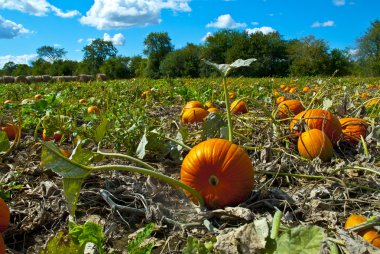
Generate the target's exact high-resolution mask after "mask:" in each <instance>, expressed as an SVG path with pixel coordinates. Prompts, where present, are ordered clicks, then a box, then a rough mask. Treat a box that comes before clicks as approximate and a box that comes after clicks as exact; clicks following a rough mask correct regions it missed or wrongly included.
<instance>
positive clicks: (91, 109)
mask: <svg viewBox="0 0 380 254" xmlns="http://www.w3.org/2000/svg"><path fill="white" fill-rule="evenodd" d="M87 113H89V114H91V113H95V114H97V115H100V109H99V108H98V107H97V106H90V107H88V108H87Z"/></svg>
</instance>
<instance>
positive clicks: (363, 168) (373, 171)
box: [332, 167, 380, 175]
mask: <svg viewBox="0 0 380 254" xmlns="http://www.w3.org/2000/svg"><path fill="white" fill-rule="evenodd" d="M346 169H357V170H363V171H369V172H371V173H375V174H378V175H380V171H379V170H376V169H372V168H365V167H343V168H338V169H336V170H334V171H333V172H332V174H333V175H334V174H335V173H337V172H339V171H342V170H346Z"/></svg>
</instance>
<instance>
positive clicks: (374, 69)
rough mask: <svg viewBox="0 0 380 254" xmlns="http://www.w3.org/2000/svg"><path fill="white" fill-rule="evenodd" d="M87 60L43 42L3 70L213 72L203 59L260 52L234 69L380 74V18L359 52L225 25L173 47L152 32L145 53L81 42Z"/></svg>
mask: <svg viewBox="0 0 380 254" xmlns="http://www.w3.org/2000/svg"><path fill="white" fill-rule="evenodd" d="M82 51H83V60H82V61H73V60H67V59H65V55H66V53H67V52H66V51H65V49H64V48H57V47H53V46H47V45H45V46H42V47H40V48H38V49H37V51H36V52H37V55H38V57H37V59H36V60H35V61H33V62H32V63H31V65H30V66H29V65H26V64H15V63H14V62H8V63H6V64H5V65H4V66H3V68H2V69H1V70H0V75H13V76H19V75H52V76H60V75H63V76H70V75H80V74H92V75H95V74H97V73H104V74H106V75H107V77H108V78H109V79H123V78H133V77H148V78H162V77H193V78H197V77H210V76H216V75H218V73H216V72H215V70H214V69H213V68H210V66H208V65H207V64H205V63H204V61H203V59H207V60H208V61H211V62H215V63H218V64H222V63H231V62H233V61H235V60H236V59H239V58H241V59H248V58H256V59H257V60H256V61H255V62H253V63H252V64H251V66H249V67H245V68H241V69H238V70H236V71H235V72H234V73H232V75H236V76H246V77H270V76H276V77H285V76H314V75H325V76H331V75H335V76H344V75H362V76H379V75H380V21H379V20H375V21H374V22H372V23H371V25H370V27H369V28H368V30H367V31H366V32H365V34H364V35H363V36H362V37H361V38H358V40H357V48H356V50H355V52H352V50H349V49H344V50H341V49H330V48H329V46H328V44H327V42H325V41H324V40H322V39H318V38H315V37H314V36H312V35H310V36H307V37H303V38H300V39H292V40H284V39H283V38H282V36H281V34H280V33H279V32H273V33H269V34H264V33H261V32H257V33H253V34H248V33H247V32H245V31H239V30H233V29H223V30H219V31H218V32H216V33H215V34H213V35H212V36H209V37H207V38H206V40H205V42H204V43H203V44H202V45H196V44H193V43H188V44H187V45H186V46H185V47H183V48H180V49H174V46H173V45H172V43H171V38H170V37H169V35H168V33H167V32H152V33H150V34H148V35H147V37H146V38H145V40H144V51H143V56H141V55H138V56H134V57H128V56H122V55H118V50H117V49H116V48H115V47H114V46H113V44H112V42H110V41H104V40H103V39H95V40H93V41H92V42H91V43H90V44H89V45H87V46H85V47H84V48H83V50H82Z"/></svg>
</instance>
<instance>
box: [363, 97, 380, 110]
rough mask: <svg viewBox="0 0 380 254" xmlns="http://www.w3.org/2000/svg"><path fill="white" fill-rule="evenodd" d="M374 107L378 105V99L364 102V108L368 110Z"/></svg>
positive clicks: (379, 101)
mask: <svg viewBox="0 0 380 254" xmlns="http://www.w3.org/2000/svg"><path fill="white" fill-rule="evenodd" d="M376 105H380V99H377V98H375V99H371V100H369V101H367V102H366V104H365V106H366V108H370V107H372V106H376Z"/></svg>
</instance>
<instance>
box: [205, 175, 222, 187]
mask: <svg viewBox="0 0 380 254" xmlns="http://www.w3.org/2000/svg"><path fill="white" fill-rule="evenodd" d="M208 183H209V184H211V185H212V186H216V185H218V183H219V179H218V177H216V175H211V176H210V177H209V178H208Z"/></svg>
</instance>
